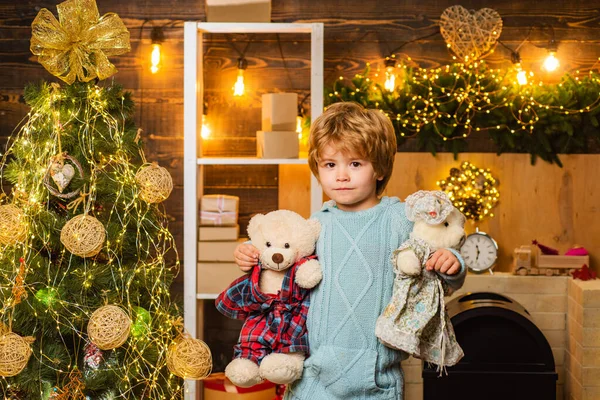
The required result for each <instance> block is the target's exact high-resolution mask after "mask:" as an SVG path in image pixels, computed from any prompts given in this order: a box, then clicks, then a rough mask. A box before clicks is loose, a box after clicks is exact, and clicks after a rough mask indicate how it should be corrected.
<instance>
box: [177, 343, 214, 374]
mask: <svg viewBox="0 0 600 400" xmlns="http://www.w3.org/2000/svg"><path fill="white" fill-rule="evenodd" d="M167 367H168V368H169V371H171V373H173V374H174V375H177V376H179V377H181V378H184V379H192V380H200V379H204V378H206V377H207V376H208V375H210V373H211V371H212V355H211V353H210V349H209V348H208V345H207V344H206V343H204V342H203V341H202V340H198V339H194V338H192V337H190V336H189V335H183V336H180V337H179V338H177V339H176V340H175V343H173V344H172V345H171V346H169V349H168V350H167Z"/></svg>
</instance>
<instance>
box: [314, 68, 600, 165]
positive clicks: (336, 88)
mask: <svg viewBox="0 0 600 400" xmlns="http://www.w3.org/2000/svg"><path fill="white" fill-rule="evenodd" d="M395 73H396V82H400V84H399V85H398V86H397V87H396V89H395V90H394V91H393V92H389V91H387V90H386V89H385V88H384V86H383V82H378V81H379V80H380V79H379V78H378V77H377V75H378V74H376V73H372V72H371V69H370V66H369V65H367V67H366V70H365V72H364V73H363V74H357V75H356V76H355V77H354V78H353V79H351V80H349V79H346V78H343V77H340V79H338V80H336V81H335V82H334V83H333V85H332V86H330V87H326V88H325V106H328V105H330V104H333V103H336V102H340V101H354V102H357V103H360V104H362V105H363V106H365V107H367V108H376V109H380V110H381V111H382V112H384V113H385V114H386V115H387V116H388V117H389V118H390V120H391V121H392V123H393V124H394V128H395V130H396V136H397V138H398V145H402V144H403V143H405V142H406V140H407V139H409V138H415V139H416V140H417V146H418V148H419V149H421V150H427V151H429V152H431V153H433V154H435V153H436V152H437V151H439V150H440V149H444V150H446V151H450V152H452V153H454V155H455V157H456V155H457V154H458V153H460V152H464V151H466V150H467V138H468V137H469V136H470V135H477V134H483V133H484V132H485V133H487V135H489V138H490V139H491V140H492V141H493V142H494V144H495V146H496V149H497V154H501V153H505V152H513V153H529V154H530V155H531V163H532V164H535V161H536V159H537V158H538V157H539V158H541V159H542V160H544V161H547V162H549V163H556V164H558V165H559V166H561V167H562V163H561V161H560V158H559V157H558V154H559V153H586V152H588V148H589V145H590V144H591V143H593V142H596V143H600V124H599V123H598V119H597V114H598V112H600V76H599V75H598V74H596V73H594V72H592V71H590V73H589V74H586V75H585V76H582V77H579V76H573V75H570V74H566V75H565V76H564V77H563V78H562V79H561V81H560V83H557V84H544V83H542V82H539V81H538V82H534V81H532V80H531V79H530V81H529V82H528V83H527V84H524V85H519V84H518V83H517V81H516V74H517V69H504V70H500V69H491V68H488V66H487V65H486V64H485V63H484V62H476V63H473V64H468V65H466V64H458V63H457V64H451V65H447V66H444V67H439V68H433V69H424V68H411V67H407V66H405V65H399V66H398V67H396V68H395ZM530 78H531V75H530Z"/></svg>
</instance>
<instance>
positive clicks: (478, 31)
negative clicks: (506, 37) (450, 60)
mask: <svg viewBox="0 0 600 400" xmlns="http://www.w3.org/2000/svg"><path fill="white" fill-rule="evenodd" d="M440 32H441V33H442V36H443V38H444V40H445V41H446V44H447V45H448V48H449V49H450V50H451V51H452V52H453V53H454V54H456V55H457V56H458V57H459V58H460V59H461V61H474V60H478V59H479V58H481V57H482V56H484V55H486V54H487V53H488V52H489V51H490V50H491V49H492V48H493V47H494V45H495V44H496V40H498V38H499V37H500V33H501V32H502V18H500V14H498V13H497V12H496V11H495V10H492V9H491V8H482V9H480V10H478V11H474V12H473V11H469V10H467V9H466V8H464V7H463V6H458V5H457V6H452V7H448V8H446V9H445V10H444V12H443V13H442V16H441V18H440Z"/></svg>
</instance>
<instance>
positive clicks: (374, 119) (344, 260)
mask: <svg viewBox="0 0 600 400" xmlns="http://www.w3.org/2000/svg"><path fill="white" fill-rule="evenodd" d="M395 153H396V137H395V134H394V128H393V126H392V124H391V122H390V121H389V119H388V118H387V117H385V115H383V114H382V113H380V112H379V111H375V110H366V109H364V108H363V107H362V106H360V105H358V104H355V103H336V104H333V105H332V106H330V107H329V108H328V109H327V110H326V111H325V112H324V113H323V114H322V115H321V116H320V117H319V118H317V119H316V120H315V121H314V123H313V126H312V128H311V134H310V145H309V155H308V163H309V166H310V169H311V171H312V173H313V174H315V176H316V177H317V178H318V179H319V182H320V183H321V186H322V187H323V191H324V192H325V194H326V195H327V196H329V198H331V201H328V202H326V203H325V204H324V205H323V208H322V209H321V211H319V212H317V213H316V214H315V215H313V218H317V219H318V220H319V221H320V222H321V235H320V237H319V240H318V242H317V248H316V253H317V255H318V257H319V262H320V263H321V266H322V268H323V280H322V281H321V283H320V284H319V285H318V286H317V287H316V288H315V289H313V291H312V292H311V305H310V308H309V312H308V319H307V328H308V337H309V341H308V342H309V345H310V356H309V357H308V358H307V359H306V361H305V364H304V373H303V375H302V378H301V379H300V380H298V381H296V382H294V383H293V384H291V385H290V386H289V388H288V391H287V393H286V399H293V400H304V399H306V400H309V399H310V400H313V399H318V400H328V399H365V400H366V399H377V400H388V399H389V400H392V399H394V400H395V399H401V398H402V397H403V386H404V385H403V374H402V370H401V368H400V361H401V360H403V359H405V358H407V355H406V354H405V353H402V352H399V351H397V350H392V349H389V348H387V347H385V346H383V345H382V344H381V343H380V342H379V341H378V339H377V337H376V336H375V322H376V320H377V317H378V316H379V315H380V314H381V312H382V311H383V309H384V308H385V306H386V305H387V304H388V301H389V300H390V297H391V295H392V287H393V282H394V272H393V268H392V265H391V259H392V252H393V251H394V250H395V249H396V248H398V247H399V246H400V244H401V243H402V242H404V241H405V240H407V239H408V238H409V234H410V232H411V230H412V223H411V222H410V221H408V220H407V219H406V216H405V214H404V203H401V202H400V201H399V200H398V198H395V197H380V196H381V194H382V192H383V190H384V189H385V186H386V185H387V183H388V181H389V179H390V177H391V173H392V167H393V164H394V156H395ZM257 253H258V252H257V249H256V248H254V247H253V246H252V245H251V244H243V245H240V246H238V248H237V249H236V250H235V253H234V255H235V259H236V262H237V264H238V265H239V266H240V268H241V269H242V270H243V271H249V270H250V269H251V268H252V266H254V265H256V263H257V260H258V258H257V256H258V255H257ZM426 267H427V269H429V270H433V269H435V270H436V271H437V272H438V273H439V274H440V276H441V277H442V278H443V279H445V280H446V281H447V282H448V284H449V286H450V287H452V288H453V289H458V288H460V287H461V286H462V284H463V282H464V279H465V273H466V271H465V267H464V263H463V261H462V259H461V258H460V255H459V254H458V253H456V252H455V251H453V250H448V249H441V250H438V251H436V252H435V253H434V254H433V256H432V257H431V258H430V259H429V261H428V262H427V264H426Z"/></svg>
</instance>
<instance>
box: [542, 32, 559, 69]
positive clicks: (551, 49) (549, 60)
mask: <svg viewBox="0 0 600 400" xmlns="http://www.w3.org/2000/svg"><path fill="white" fill-rule="evenodd" d="M556 50H558V46H557V45H556V42H555V41H554V39H552V40H551V41H550V44H549V45H548V57H546V59H545V60H544V69H545V70H546V71H548V72H554V71H556V69H557V68H558V67H559V66H560V62H559V61H558V58H556Z"/></svg>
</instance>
